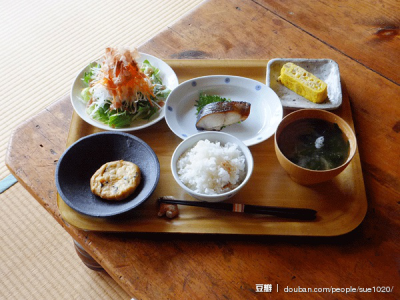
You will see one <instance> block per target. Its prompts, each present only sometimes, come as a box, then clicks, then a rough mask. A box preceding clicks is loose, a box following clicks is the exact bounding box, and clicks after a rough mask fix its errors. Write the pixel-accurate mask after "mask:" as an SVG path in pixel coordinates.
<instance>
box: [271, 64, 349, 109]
mask: <svg viewBox="0 0 400 300" xmlns="http://www.w3.org/2000/svg"><path fill="white" fill-rule="evenodd" d="M287 62H292V63H294V64H296V65H298V66H299V67H302V68H303V69H305V70H306V71H308V72H311V73H312V74H314V75H315V76H317V77H318V78H319V79H321V80H323V81H325V82H326V84H327V85H328V98H327V99H326V100H325V101H324V102H323V103H313V102H311V101H308V100H307V99H306V98H304V97H302V96H300V95H297V94H296V93H295V92H293V91H291V90H289V89H288V88H287V87H285V86H284V85H283V84H281V83H280V82H279V81H278V77H279V75H280V73H281V69H282V66H283V65H284V64H285V63H287ZM267 86H269V87H270V88H271V89H273V90H274V91H275V93H276V94H277V95H278V97H279V98H280V99H281V102H282V106H283V107H284V108H289V109H300V108H319V109H325V110H333V109H336V108H338V107H340V105H341V104H342V88H341V85H340V72H339V66H338V64H337V63H336V62H335V61H333V60H331V59H306V58H275V59H271V60H270V61H269V62H268V64H267Z"/></svg>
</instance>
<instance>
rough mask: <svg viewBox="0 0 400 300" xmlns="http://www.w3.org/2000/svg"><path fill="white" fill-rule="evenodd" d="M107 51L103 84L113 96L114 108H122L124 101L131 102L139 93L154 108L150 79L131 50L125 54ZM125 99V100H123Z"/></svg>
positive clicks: (103, 66)
mask: <svg viewBox="0 0 400 300" xmlns="http://www.w3.org/2000/svg"><path fill="white" fill-rule="evenodd" d="M106 50H107V51H106V57H105V58H104V62H103V64H102V69H101V72H102V80H101V84H103V85H104V86H105V87H107V89H108V90H109V91H110V93H111V94H112V96H113V101H112V108H113V109H118V108H121V107H122V102H123V101H131V99H132V98H133V96H135V95H136V94H137V93H141V94H142V95H143V96H144V97H145V98H146V99H147V100H148V101H149V103H150V105H151V106H154V104H153V103H152V101H151V97H154V93H153V86H152V84H151V83H150V79H149V78H148V77H147V75H146V74H144V73H143V72H142V71H140V69H139V67H138V65H137V63H136V61H135V60H134V59H133V57H132V54H131V53H130V52H129V50H125V52H119V51H118V50H117V49H112V48H108V49H106ZM123 97H125V99H122V98H123Z"/></svg>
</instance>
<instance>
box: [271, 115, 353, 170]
mask: <svg viewBox="0 0 400 300" xmlns="http://www.w3.org/2000/svg"><path fill="white" fill-rule="evenodd" d="M278 146H279V148H280V150H281V151H282V153H283V154H284V155H285V156H286V158H288V159H289V160H290V161H291V162H293V163H295V164H296V165H299V166H300V167H303V168H307V169H311V170H329V169H334V168H336V167H339V166H340V165H342V164H343V163H344V162H346V160H347V158H348V156H349V152H350V143H349V140H348V139H347V137H346V135H345V134H344V133H343V132H342V130H341V129H340V128H339V126H338V125H337V124H336V123H331V122H328V121H325V120H321V119H311V118H310V119H303V120H297V121H295V122H293V123H291V124H289V125H288V126H287V127H286V128H285V129H283V131H282V132H281V134H280V136H279V137H278Z"/></svg>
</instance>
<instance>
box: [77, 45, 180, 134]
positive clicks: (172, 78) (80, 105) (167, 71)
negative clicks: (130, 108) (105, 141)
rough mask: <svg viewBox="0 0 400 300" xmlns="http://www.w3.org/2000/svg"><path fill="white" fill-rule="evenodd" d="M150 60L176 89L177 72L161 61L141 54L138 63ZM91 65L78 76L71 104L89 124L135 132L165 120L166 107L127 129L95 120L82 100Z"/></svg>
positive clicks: (164, 80) (170, 87)
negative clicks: (112, 126) (85, 75)
mask: <svg viewBox="0 0 400 300" xmlns="http://www.w3.org/2000/svg"><path fill="white" fill-rule="evenodd" d="M146 59H147V60H148V61H149V62H150V63H151V64H152V65H153V66H155V67H156V68H158V69H160V76H161V79H162V82H163V84H164V85H166V86H167V87H168V88H169V89H170V90H173V89H174V88H175V87H177V86H178V84H179V83H178V77H177V76H176V74H175V72H174V71H173V70H172V68H171V67H170V66H169V65H168V64H167V63H165V62H164V61H162V60H161V59H159V58H157V57H155V56H152V55H149V54H145V53H140V56H139V58H138V59H137V62H138V63H139V65H140V64H141V63H143V61H145V60H146ZM91 64H92V63H90V64H89V65H87V66H86V67H85V68H83V69H82V70H81V71H80V72H79V74H78V75H77V76H76V78H75V80H74V82H73V84H72V88H71V102H72V106H73V107H74V109H75V111H76V113H77V114H78V115H79V116H80V117H81V118H82V119H83V120H84V121H86V122H87V123H89V124H91V125H93V126H95V127H98V128H101V129H105V130H113V131H133V130H139V129H142V128H145V127H148V126H151V125H153V124H154V123H157V122H158V121H160V120H161V119H162V118H164V115H165V113H164V107H163V108H162V109H160V111H159V112H157V113H156V114H154V116H152V118H151V119H150V120H136V121H135V122H134V123H133V124H132V126H131V127H126V128H111V127H110V126H108V125H106V124H104V123H101V122H99V121H96V120H93V119H92V118H91V117H90V116H89V115H88V114H87V113H86V103H84V102H83V101H82V100H81V97H80V94H81V91H82V89H83V88H85V87H86V85H85V83H84V82H83V80H82V78H83V76H84V74H85V72H87V71H89V69H90V65H91Z"/></svg>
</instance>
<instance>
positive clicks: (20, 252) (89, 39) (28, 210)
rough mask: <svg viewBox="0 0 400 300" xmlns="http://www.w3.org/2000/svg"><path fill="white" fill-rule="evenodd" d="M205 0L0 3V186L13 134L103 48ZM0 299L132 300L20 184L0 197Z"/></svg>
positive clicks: (128, 40)
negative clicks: (93, 266)
mask: <svg viewBox="0 0 400 300" xmlns="http://www.w3.org/2000/svg"><path fill="white" fill-rule="evenodd" d="M201 2H202V0H188V1H184V0H180V1H176V0H175V1H174V0H167V1H147V0H136V1H128V0H125V1H118V0H116V1H106V0H96V1H79V0H58V1H53V0H37V1H30V0H14V1H9V0H5V1H1V2H0V57H1V58H2V60H1V64H0V87H1V91H2V97H1V100H0V103H1V105H0V115H1V118H2V122H1V126H0V139H1V140H2V141H3V143H1V144H0V158H2V161H3V163H1V164H0V180H2V179H4V178H6V177H7V176H8V175H9V174H10V172H9V170H8V169H7V167H6V166H5V163H4V156H5V153H6V149H7V142H8V140H9V137H10V133H11V132H12V130H13V129H14V128H15V127H16V126H17V125H18V124H20V123H21V122H23V121H24V120H26V119H27V118H29V117H31V116H33V115H34V114H36V113H38V112H39V111H41V110H42V109H43V108H45V107H46V106H48V105H49V104H50V103H52V102H53V101H55V100H56V99H58V98H59V97H61V96H63V95H65V94H66V93H67V92H68V91H69V88H70V85H71V82H72V80H73V78H74V76H75V75H76V73H77V72H78V70H79V69H81V68H82V67H83V66H84V65H85V64H86V63H88V62H89V61H91V60H92V59H93V58H96V57H98V56H100V55H101V54H102V53H103V50H104V48H105V47H106V46H129V47H132V46H139V45H141V44H142V43H144V42H146V41H147V40H148V39H149V38H151V37H153V36H154V35H156V34H157V33H158V32H160V31H161V30H164V29H166V28H167V26H169V25H171V24H172V23H173V22H175V21H176V20H177V19H179V18H180V17H181V16H183V15H184V14H186V13H188V12H189V11H190V10H192V9H193V8H195V7H196V6H197V5H198V4H200V3H201ZM0 214H1V218H0V219H1V222H0V278H1V279H0V299H130V297H129V296H128V295H127V294H126V293H125V291H123V290H122V289H121V288H120V287H119V286H118V285H117V284H116V283H115V282H114V281H113V280H112V279H111V278H110V277H108V276H107V275H106V274H104V273H97V272H94V271H91V270H90V269H88V268H86V267H84V266H83V264H82V263H81V261H80V259H79V258H78V256H77V255H76V253H75V250H74V246H73V242H72V239H71V237H70V236H69V235H68V234H67V233H66V232H64V230H63V229H62V228H61V226H59V224H58V223H57V222H56V221H55V220H54V219H53V218H52V217H51V216H50V215H49V214H48V213H47V212H46V211H45V210H44V209H43V208H42V207H41V206H40V205H39V204H38V203H37V202H36V200H35V199H33V197H32V196H31V195H29V193H28V192H27V191H26V190H25V189H24V188H23V187H22V186H21V185H20V184H19V183H17V184H15V185H14V186H12V187H11V188H9V189H8V190H6V191H5V192H3V193H2V194H0Z"/></svg>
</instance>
